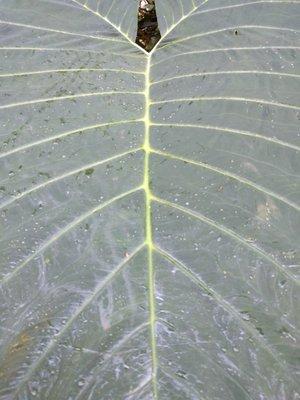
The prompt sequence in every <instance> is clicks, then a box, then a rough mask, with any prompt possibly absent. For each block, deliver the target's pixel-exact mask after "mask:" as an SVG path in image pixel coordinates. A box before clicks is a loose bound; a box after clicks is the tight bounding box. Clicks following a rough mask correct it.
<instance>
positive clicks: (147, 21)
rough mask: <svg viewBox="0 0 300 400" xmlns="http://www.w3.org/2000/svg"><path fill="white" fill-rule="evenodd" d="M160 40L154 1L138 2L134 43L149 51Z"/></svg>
mask: <svg viewBox="0 0 300 400" xmlns="http://www.w3.org/2000/svg"><path fill="white" fill-rule="evenodd" d="M159 39H160V32H159V29H158V23H157V17H156V10H155V2H154V0H140V7H139V12H138V32H137V38H136V43H137V44H138V45H139V46H141V47H142V48H143V49H145V50H146V51H151V50H152V49H153V47H154V46H155V45H156V43H157V42H158V41H159Z"/></svg>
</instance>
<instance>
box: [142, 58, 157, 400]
mask: <svg viewBox="0 0 300 400" xmlns="http://www.w3.org/2000/svg"><path fill="white" fill-rule="evenodd" d="M150 65H151V54H148V55H147V66H146V71H145V92H144V93H145V116H144V123H145V139H144V144H143V149H144V152H145V159H144V184H143V185H144V190H145V233H146V241H145V243H146V246H147V253H148V291H149V293H148V296H149V297H148V298H149V322H150V324H149V326H150V342H151V353H152V385H153V397H154V399H155V400H156V399H158V396H157V382H156V380H157V379H156V378H157V352H156V333H155V320H156V315H155V282H154V265H153V239H152V215H151V213H152V211H151V197H152V194H151V189H150V173H149V167H150V166H149V158H150V154H151V145H150V125H151V120H150Z"/></svg>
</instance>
